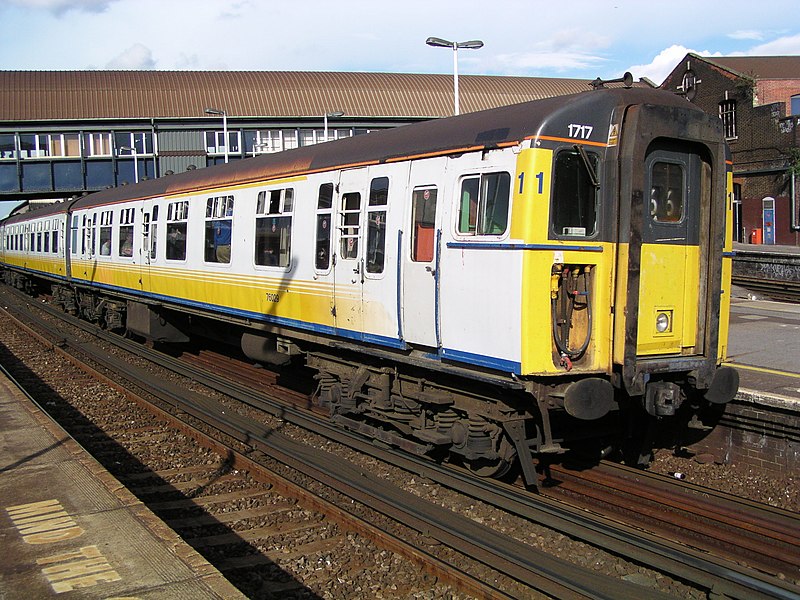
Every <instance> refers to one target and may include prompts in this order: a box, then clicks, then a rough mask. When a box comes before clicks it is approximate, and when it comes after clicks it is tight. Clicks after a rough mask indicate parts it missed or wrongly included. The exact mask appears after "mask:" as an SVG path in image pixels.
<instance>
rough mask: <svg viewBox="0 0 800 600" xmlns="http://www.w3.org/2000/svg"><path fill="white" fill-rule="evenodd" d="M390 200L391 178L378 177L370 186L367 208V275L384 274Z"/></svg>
mask: <svg viewBox="0 0 800 600" xmlns="http://www.w3.org/2000/svg"><path fill="white" fill-rule="evenodd" d="M388 199H389V178H388V177H376V178H375V179H373V180H372V183H371V184H370V188H369V203H368V208H367V255H366V263H367V273H383V266H384V260H385V252H386V205H387V202H388Z"/></svg>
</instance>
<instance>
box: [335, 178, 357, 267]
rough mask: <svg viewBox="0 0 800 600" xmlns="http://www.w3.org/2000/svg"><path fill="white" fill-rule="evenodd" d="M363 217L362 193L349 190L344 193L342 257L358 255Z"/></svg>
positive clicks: (355, 256) (341, 226)
mask: <svg viewBox="0 0 800 600" xmlns="http://www.w3.org/2000/svg"><path fill="white" fill-rule="evenodd" d="M360 217H361V193H360V192H348V193H346V194H343V195H342V210H341V221H340V223H341V225H340V230H341V234H340V236H339V240H340V242H339V244H340V248H339V254H340V256H341V257H342V258H350V259H353V258H357V257H358V236H359V220H360Z"/></svg>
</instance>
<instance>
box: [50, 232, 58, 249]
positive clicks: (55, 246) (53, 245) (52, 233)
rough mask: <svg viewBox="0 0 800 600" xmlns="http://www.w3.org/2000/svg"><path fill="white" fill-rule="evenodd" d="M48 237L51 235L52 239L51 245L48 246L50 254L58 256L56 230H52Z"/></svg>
mask: <svg viewBox="0 0 800 600" xmlns="http://www.w3.org/2000/svg"><path fill="white" fill-rule="evenodd" d="M50 235H51V237H52V238H53V243H52V244H50V246H51V252H52V253H53V254H58V230H57V229H54V230H53V231H52V232H51V234H50Z"/></svg>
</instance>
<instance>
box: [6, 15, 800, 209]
mask: <svg viewBox="0 0 800 600" xmlns="http://www.w3.org/2000/svg"><path fill="white" fill-rule="evenodd" d="M429 36H436V37H440V38H444V39H447V40H451V41H457V42H461V41H467V40H475V39H478V40H481V41H483V42H484V46H483V48H481V49H480V50H471V49H463V50H460V51H459V52H458V67H459V74H470V75H517V76H530V77H573V78H582V79H594V78H596V77H601V78H603V79H613V78H616V77H621V76H622V75H623V73H625V71H630V72H631V73H632V74H633V76H634V78H635V79H639V78H640V77H647V78H649V79H650V80H652V81H653V82H654V83H656V84H660V83H661V82H662V81H663V80H664V78H665V77H666V76H667V75H668V74H669V72H670V71H671V70H672V69H673V68H674V67H675V66H676V65H677V63H678V61H679V60H680V59H681V58H683V56H684V55H685V54H686V53H687V52H695V53H697V54H700V55H703V56H711V57H713V56H768V55H798V54H800V10H798V1H797V0H771V1H770V2H764V3H763V4H762V3H761V2H759V1H757V0H670V1H669V2H656V1H653V0H562V1H561V2H553V1H552V0H548V1H544V0H481V1H478V0H400V1H397V0H384V1H379V0H338V1H332V0H227V1H226V0H0V70H84V69H101V70H106V69H147V70H149V69H154V70H201V71H212V70H232V71H235V70H267V71H367V72H388V73H446V74H449V73H452V70H453V56H452V51H449V50H447V49H446V48H432V47H430V46H427V45H426V44H425V40H426V39H427V38H428V37H429ZM0 213H2V210H0Z"/></svg>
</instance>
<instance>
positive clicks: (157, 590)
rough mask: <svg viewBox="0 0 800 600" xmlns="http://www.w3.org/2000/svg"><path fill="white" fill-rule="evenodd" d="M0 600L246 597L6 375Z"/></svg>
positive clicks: (1, 422) (0, 424) (2, 382)
mask: <svg viewBox="0 0 800 600" xmlns="http://www.w3.org/2000/svg"><path fill="white" fill-rule="evenodd" d="M0 547H2V550H0V554H2V560H0V599H2V600H16V599H24V600H31V599H32V598H50V597H58V596H61V595H62V594H65V593H66V592H69V593H68V594H66V595H65V596H62V597H68V598H120V597H125V598H141V599H146V598H159V599H171V598H192V599H195V598H197V599H204V598H244V596H243V595H242V594H241V593H240V592H239V591H238V590H237V589H236V588H235V587H233V586H232V585H231V584H230V583H229V582H228V581H227V580H226V579H225V578H224V577H223V576H222V575H221V574H220V573H219V571H217V570H216V569H215V568H214V567H212V566H211V565H210V564H209V563H208V562H207V561H206V560H205V559H204V558H203V557H202V556H200V554H198V553H197V552H196V551H195V550H194V549H192V548H191V547H190V546H189V545H187V544H186V543H184V542H183V540H181V539H180V538H179V537H178V536H177V535H176V534H175V533H174V532H173V531H172V530H171V529H169V528H168V527H167V526H166V525H164V523H163V522H162V521H161V520H160V519H158V517H156V516H155V515H154V514H153V513H152V512H150V510H149V509H147V508H146V507H145V506H144V505H143V504H142V503H141V502H140V501H139V500H138V499H136V497H135V496H133V495H132V494H131V493H130V492H128V491H127V490H126V489H125V488H124V487H123V486H122V484H120V483H119V482H118V481H117V480H116V479H115V478H114V477H112V476H111V474H110V473H108V471H106V470H105V469H104V468H103V467H102V466H100V464H99V463H98V462H97V461H95V460H94V459H93V458H92V457H91V456H89V455H88V454H87V453H86V452H85V451H84V449H83V448H82V447H81V446H80V445H79V444H78V443H77V442H75V441H74V440H73V439H72V438H71V437H69V435H68V434H67V433H66V432H64V430H63V429H61V427H60V426H59V425H58V424H56V423H55V422H54V421H52V420H51V419H50V417H49V416H48V415H47V414H45V413H44V412H42V411H41V410H40V409H39V408H38V407H37V406H36V405H35V403H33V402H32V401H30V400H29V399H28V398H27V397H26V396H25V395H24V394H22V393H21V392H20V391H19V390H18V389H17V388H16V386H14V384H13V382H11V381H9V379H8V378H7V377H6V376H5V374H4V373H2V372H0Z"/></svg>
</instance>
